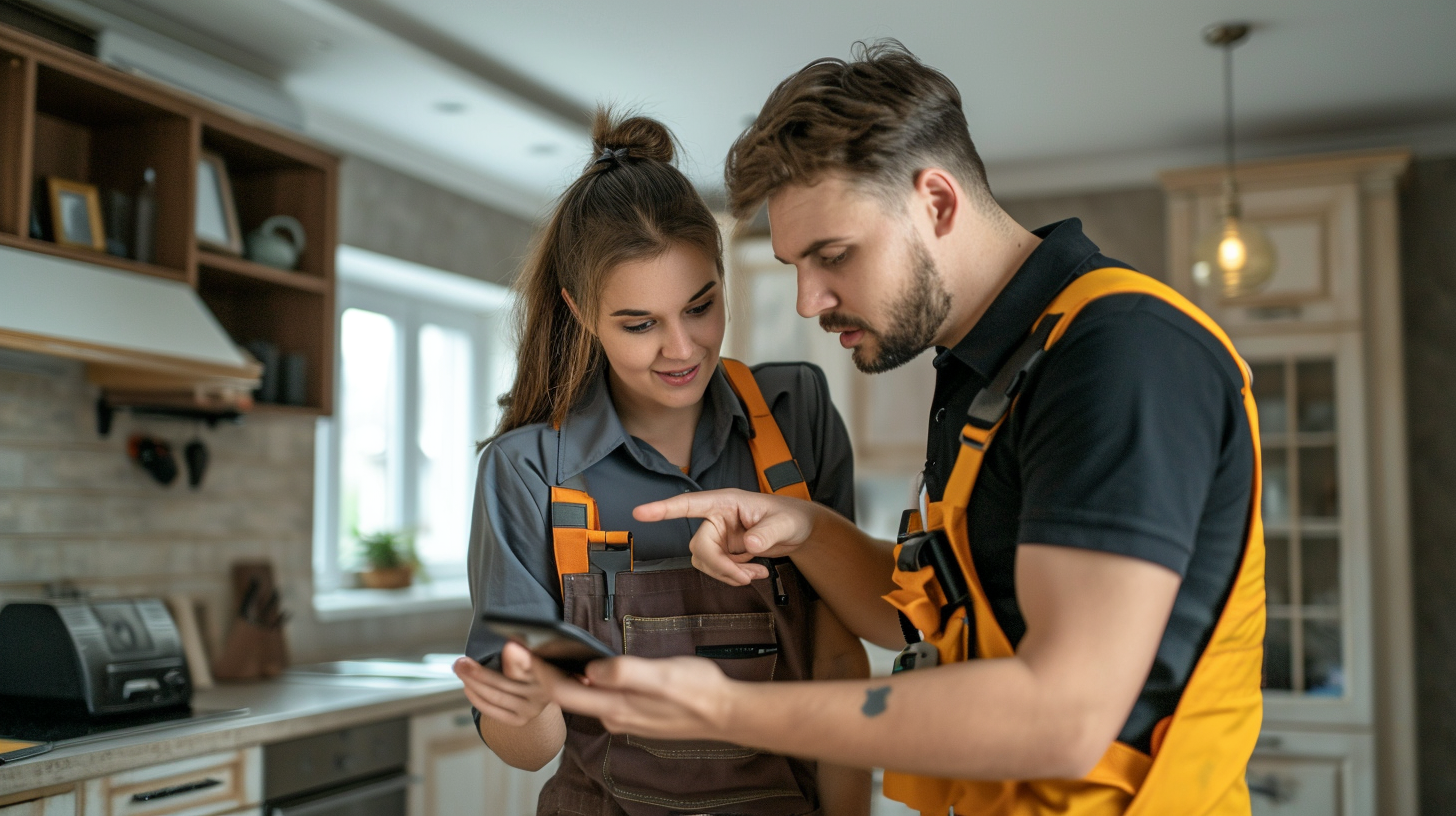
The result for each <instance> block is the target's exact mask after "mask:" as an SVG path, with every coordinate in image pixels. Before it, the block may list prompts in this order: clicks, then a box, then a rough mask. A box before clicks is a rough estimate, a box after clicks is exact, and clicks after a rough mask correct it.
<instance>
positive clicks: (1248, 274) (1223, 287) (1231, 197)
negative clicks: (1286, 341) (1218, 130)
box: [1193, 23, 1277, 298]
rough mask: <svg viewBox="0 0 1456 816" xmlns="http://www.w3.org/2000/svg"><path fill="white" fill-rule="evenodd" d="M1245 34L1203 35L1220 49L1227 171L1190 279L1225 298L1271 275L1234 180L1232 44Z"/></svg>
mask: <svg viewBox="0 0 1456 816" xmlns="http://www.w3.org/2000/svg"><path fill="white" fill-rule="evenodd" d="M1248 36H1249V26H1248V24H1246V23H1224V24H1222V25H1215V26H1210V27H1209V28H1207V29H1205V30H1204V32H1203V39H1204V41H1205V42H1207V43H1208V44H1209V45H1211V46H1214V47H1215V48H1222V49H1223V120H1224V124H1223V141H1224V162H1225V175H1224V180H1223V212H1222V219H1221V220H1220V224H1219V226H1218V228H1216V229H1214V230H1212V231H1210V232H1209V233H1208V234H1206V235H1204V236H1203V238H1202V239H1200V240H1199V242H1198V245H1197V246H1196V247H1195V248H1194V250H1193V280H1194V282H1196V283H1197V284H1198V285H1200V286H1205V287H1208V288H1210V289H1216V290H1218V291H1219V292H1221V293H1222V294H1223V297H1225V298H1236V297H1240V296H1243V295H1249V294H1253V293H1254V292H1257V291H1259V290H1260V289H1262V288H1264V286H1265V284H1267V283H1268V282H1269V279H1270V278H1273V277H1274V267H1275V264H1276V262H1277V258H1276V255H1275V252H1274V244H1273V243H1271V242H1270V241H1269V237H1268V236H1267V235H1265V234H1264V231H1263V230H1261V229H1259V227H1258V226H1256V225H1254V224H1250V223H1249V222H1247V221H1245V220H1244V219H1243V208H1242V207H1241V206H1240V204H1239V189H1238V184H1237V183H1236V182H1235V181H1234V46H1236V45H1238V44H1239V43H1241V42H1243V41H1244V39H1245V38H1246V37H1248Z"/></svg>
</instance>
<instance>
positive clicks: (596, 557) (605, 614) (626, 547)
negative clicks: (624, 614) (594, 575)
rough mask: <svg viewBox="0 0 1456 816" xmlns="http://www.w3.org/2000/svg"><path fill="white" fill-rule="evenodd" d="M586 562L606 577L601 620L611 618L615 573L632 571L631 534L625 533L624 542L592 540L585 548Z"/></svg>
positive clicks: (615, 583) (614, 594)
mask: <svg viewBox="0 0 1456 816" xmlns="http://www.w3.org/2000/svg"><path fill="white" fill-rule="evenodd" d="M587 563H588V564H589V565H590V566H591V571H592V572H599V573H601V574H602V577H603V578H605V579H606V589H607V597H606V599H605V601H604V603H603V604H602V620H611V619H612V601H613V599H614V598H616V596H617V573H619V572H631V571H632V535H631V534H630V533H629V534H628V535H627V543H625V544H610V543H607V542H605V541H601V542H598V541H593V542H592V543H591V544H590V545H589V547H588V549H587Z"/></svg>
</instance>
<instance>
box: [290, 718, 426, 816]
mask: <svg viewBox="0 0 1456 816" xmlns="http://www.w3.org/2000/svg"><path fill="white" fill-rule="evenodd" d="M408 762H409V722H408V721H407V720H403V719H399V720H387V721H385V722H379V723H371V724H369V725H362V726H358V727H355V728H346V729H343V730H341V731H331V732H329V733H327V734H315V735H314V736H311V737H303V738H301V739H296V740H292V741H289V742H280V743H275V744H273V745H266V746H264V747H263V799H264V805H263V813H264V814H265V816H405V809H406V803H407V802H408V799H409V783H410V778H409V775H408V774H407V773H406V771H405V766H406V765H407V763H408Z"/></svg>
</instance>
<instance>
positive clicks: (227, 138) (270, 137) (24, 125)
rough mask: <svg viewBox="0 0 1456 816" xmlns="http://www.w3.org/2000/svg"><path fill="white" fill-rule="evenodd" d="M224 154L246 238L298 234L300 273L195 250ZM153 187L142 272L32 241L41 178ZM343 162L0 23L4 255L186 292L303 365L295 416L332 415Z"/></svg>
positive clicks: (128, 262)
mask: <svg viewBox="0 0 1456 816" xmlns="http://www.w3.org/2000/svg"><path fill="white" fill-rule="evenodd" d="M203 151H208V152H212V153H217V154H219V155H221V156H222V157H223V160H224V162H225V163H226V165H227V169H228V175H229V178H230V180H231V187H232V192H233V198H234V200H235V203H236V207H237V214H238V222H239V227H240V230H241V232H242V234H243V235H246V234H247V233H248V232H250V231H252V230H254V229H256V228H257V227H258V226H259V225H260V224H261V223H262V222H263V221H264V219H266V218H268V217H270V216H273V215H279V214H284V215H291V216H293V217H295V218H297V219H298V220H299V221H300V222H301V223H302V224H303V227H304V229H305V231H306V233H307V236H306V238H307V240H306V249H305V251H304V253H303V255H302V257H301V259H300V261H299V263H298V265H297V268H296V269H295V270H289V271H285V270H280V269H275V268H272V267H268V266H264V265H261V264H257V263H253V262H252V261H249V260H246V259H244V258H241V257H237V256H232V255H227V254H223V253H218V252H212V251H207V250H203V249H199V247H198V245H197V241H196V239H195V236H194V230H193V224H194V207H195V205H196V198H197V183H198V182H197V167H198V162H199V160H200V158H201V156H202V153H203ZM148 169H151V170H153V171H154V172H155V178H156V231H155V238H154V255H153V257H152V259H151V260H150V261H149V262H146V263H143V262H140V261H136V260H132V259H130V258H123V257H118V256H115V255H110V254H106V253H104V252H99V251H92V250H89V249H83V248H76V247H70V246H61V245H58V244H56V243H54V242H52V241H49V240H44V239H42V238H37V237H33V236H32V235H31V215H32V207H33V205H34V204H35V203H36V198H37V196H43V195H44V184H45V179H46V178H47V177H58V178H63V179H69V180H72V181H79V182H84V183H87V184H93V185H96V186H97V187H98V188H99V189H100V190H102V191H103V193H104V191H105V190H107V189H115V190H118V191H120V192H123V193H125V194H127V195H135V194H136V192H137V191H138V190H139V189H140V188H141V186H142V183H143V176H144V173H145V172H146V171H147V170H148ZM337 187H338V159H337V157H335V156H334V155H332V154H330V153H329V152H328V151H326V150H324V149H323V148H321V147H319V146H317V145H315V144H313V143H311V142H309V141H307V140H306V139H304V138H303V137H301V136H299V135H297V134H293V133H289V132H286V131H284V130H281V129H279V128H276V127H273V126H271V125H268V124H265V123H263V122H260V121H257V120H253V119H251V118H250V117H248V116H246V115H245V114H241V113H236V112H232V111H229V110H227V109H224V108H222V107H220V106H218V105H215V104H213V103H211V102H208V101H206V100H203V99H200V98H197V97H193V96H190V95H188V94H185V93H183V92H180V91H176V90H174V89H171V88H169V87H167V86H164V85H161V84H159V83H155V82H152V81H150V80H147V79H144V78H141V77H137V76H133V75H130V74H126V73H123V72H121V71H118V70H116V69H113V68H111V67H109V66H106V65H103V64H101V63H100V62H98V61H97V60H95V59H93V58H91V57H88V56H86V55H83V54H80V53H77V52H74V51H70V50H68V49H66V48H63V47H61V46H58V45H55V44H53V43H50V42H48V41H45V40H42V39H39V38H36V37H33V36H31V35H29V34H27V33H25V32H22V31H19V30H17V29H14V28H10V27H7V26H3V25H0V245H7V246H13V247H18V248H21V249H26V250H30V251H34V252H42V253H47V254H50V255H55V256H59V257H63V258H67V259H69V260H73V261H82V262H86V263H92V264H98V265H101V266H106V267H111V268H116V269H121V270H125V271H128V272H132V273H136V274H143V275H152V276H156V277H161V278H166V279H170V280H175V281H180V282H184V283H186V284H188V285H190V286H192V287H193V288H195V289H196V290H197V292H198V294H199V295H200V296H201V297H202V299H203V301H204V302H205V303H206V304H207V306H208V307H209V309H210V310H211V311H212V313H213V314H214V316H215V317H216V318H217V319H218V322H219V323H220V324H221V325H222V327H223V328H224V329H225V330H226V331H227V332H228V334H229V335H230V336H231V337H232V338H233V340H234V341H236V342H237V343H239V344H245V343H248V342H251V341H255V340H262V341H266V342H269V343H272V344H273V345H274V346H276V347H277V348H278V350H279V351H280V352H281V353H284V354H289V353H294V354H301V355H303V357H304V359H305V361H306V370H307V374H308V377H307V380H308V383H307V399H306V402H305V404H304V405H301V406H279V405H262V404H259V406H258V407H260V408H263V409H264V410H269V409H274V410H285V411H297V412H304V413H316V414H317V413H321V414H327V413H330V412H331V410H332V404H331V403H332V397H333V360H334V352H333V343H334V326H333V321H334V305H333V298H334V250H335V248H336V245H337V237H336V232H335V229H336V227H335V222H336V218H337V216H336V195H337Z"/></svg>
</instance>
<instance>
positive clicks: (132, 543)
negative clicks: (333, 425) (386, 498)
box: [0, 362, 469, 662]
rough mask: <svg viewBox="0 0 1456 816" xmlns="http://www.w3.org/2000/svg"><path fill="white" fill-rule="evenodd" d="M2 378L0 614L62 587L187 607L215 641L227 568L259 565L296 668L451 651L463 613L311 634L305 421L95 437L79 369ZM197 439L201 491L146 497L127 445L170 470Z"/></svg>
mask: <svg viewBox="0 0 1456 816" xmlns="http://www.w3.org/2000/svg"><path fill="white" fill-rule="evenodd" d="M34 367H35V368H49V369H51V371H50V372H49V373H37V372H31V371H20V370H12V369H8V368H3V367H0V601H3V600H7V599H14V598H19V597H25V596H35V595H37V594H39V593H40V592H41V591H42V590H43V588H44V585H45V584H46V583H48V582H53V581H58V580H68V581H71V582H73V583H75V584H76V585H77V586H78V587H79V588H81V589H82V590H84V591H86V592H89V593H91V594H93V595H95V596H100V597H106V596H121V595H165V594H169V593H174V592H185V593H189V594H192V595H194V596H196V597H198V598H199V599H200V600H202V601H203V602H204V603H205V604H206V605H207V607H208V613H209V614H208V617H209V619H210V623H211V629H212V631H211V632H209V636H210V637H211V638H212V639H214V640H215V639H217V638H219V637H220V635H221V630H222V626H223V625H224V623H225V617H224V616H225V615H226V614H227V608H228V607H229V606H230V605H231V600H230V599H229V597H228V593H229V589H228V586H227V580H228V579H227V575H228V567H229V564H231V563H232V562H233V561H234V560H237V559H241V558H260V557H263V558H269V559H272V561H273V563H274V569H275V570H276V571H277V575H278V577H279V583H280V585H281V586H282V589H283V604H284V606H285V607H286V608H289V609H291V610H292V612H293V620H292V622H290V624H289V627H288V637H289V646H290V650H291V652H292V656H293V659H294V661H295V662H307V661H312V660H321V659H328V658H333V657H342V656H349V655H358V654H385V653H391V652H400V653H408V652H419V651H424V650H440V651H447V650H448V651H454V650H456V649H458V648H460V646H461V645H462V644H463V643H464V640H465V630H466V627H467V626H468V622H469V614H468V613H467V612H463V611H462V612H450V613H427V614H416V615H400V616H394V617H386V618H372V619H366V620H358V621H346V622H340V623H331V624H322V623H319V622H318V621H317V620H316V619H315V618H314V616H313V613H312V607H311V599H312V591H313V590H312V587H313V575H312V551H311V548H312V540H311V539H312V530H313V519H312V515H313V434H314V421H313V420H312V419H311V418H307V417H296V416H282V415H269V414H256V415H253V416H249V417H248V418H246V419H245V420H244V421H243V423H242V424H241V425H230V424H223V425H219V426H218V427H217V428H216V429H208V428H206V426H200V425H197V424H195V423H192V422H186V421H179V420H168V419H151V418H142V419H135V418H133V417H132V416H131V415H129V414H127V413H124V412H123V413H118V414H117V416H116V421H115V424H114V426H113V428H112V431H111V434H110V436H108V437H105V438H102V437H100V436H99V435H97V433H96V424H95V414H94V404H95V399H96V392H95V390H94V389H93V388H92V387H91V386H90V385H88V384H87V383H86V381H85V379H84V377H83V375H82V371H81V367H80V366H79V365H74V364H70V363H65V362H46V363H45V364H44V365H38V366H34ZM198 428H200V434H201V438H202V440H203V441H204V442H205V443H206V444H207V446H208V448H209V449H210V452H211V464H210V466H209V469H208V472H207V477H206V479H205V480H204V481H203V484H202V486H201V488H199V489H198V490H195V491H194V490H192V489H190V488H188V487H187V484H186V479H185V472H184V474H183V475H179V476H178V478H177V481H175V482H173V483H172V485H171V486H168V487H164V486H162V485H159V484H157V483H156V482H155V481H153V480H152V478H151V477H150V476H148V475H147V474H146V473H144V472H143V471H142V470H141V469H140V468H139V467H137V466H136V465H134V464H133V463H131V462H130V461H129V460H128V459H127V457H126V440H127V438H128V437H129V436H131V435H132V434H133V433H137V432H141V433H147V434H152V435H155V436H159V437H162V438H164V439H166V440H168V441H169V442H170V443H171V444H172V448H173V452H174V454H176V455H177V456H178V457H179V464H180V457H181V454H182V448H183V447H184V446H185V445H186V444H187V442H188V441H189V440H190V439H191V438H192V435H193V433H194V430H195V429H198Z"/></svg>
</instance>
